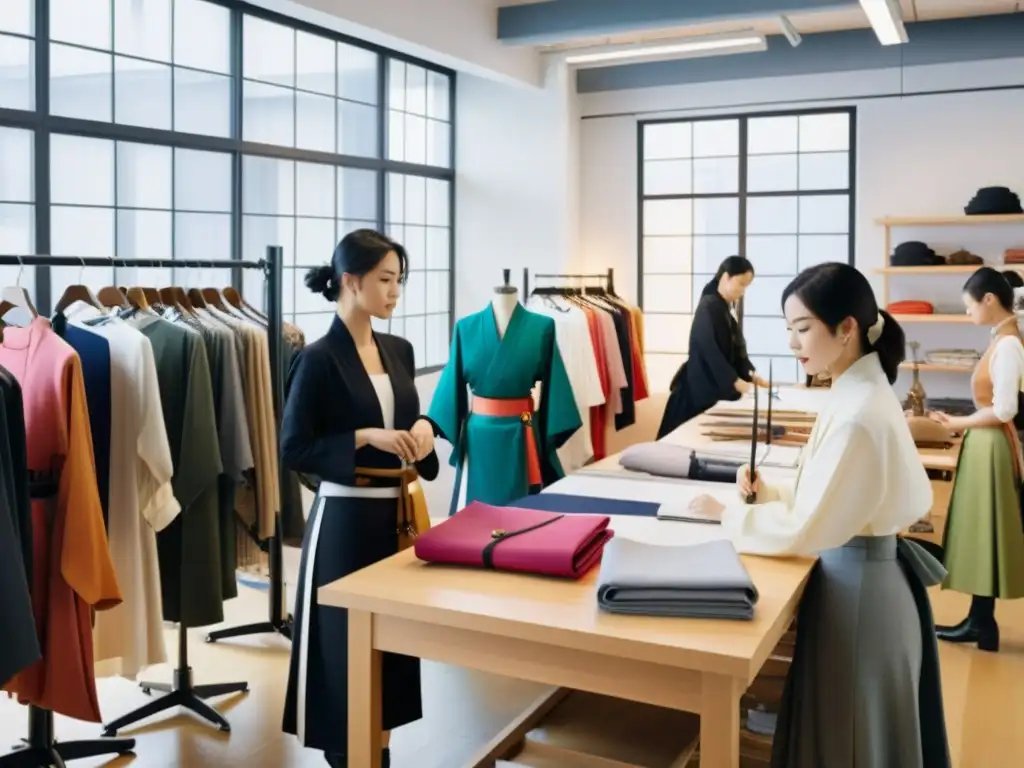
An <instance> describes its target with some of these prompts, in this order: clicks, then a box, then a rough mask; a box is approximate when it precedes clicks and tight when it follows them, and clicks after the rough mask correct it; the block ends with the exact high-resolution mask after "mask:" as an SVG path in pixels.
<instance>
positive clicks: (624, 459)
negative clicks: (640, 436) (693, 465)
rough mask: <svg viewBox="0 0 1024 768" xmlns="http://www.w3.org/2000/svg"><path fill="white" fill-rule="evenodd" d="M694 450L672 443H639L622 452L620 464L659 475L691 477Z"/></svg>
mask: <svg viewBox="0 0 1024 768" xmlns="http://www.w3.org/2000/svg"><path fill="white" fill-rule="evenodd" d="M692 456H693V451H692V450H691V449H689V448H684V447H683V446H681V445H672V444H671V443H663V442H657V443H637V444H636V445H632V446H630V447H629V448H627V449H626V450H624V451H623V452H622V455H621V456H620V457H619V465H620V466H621V467H624V468H625V469H630V470H632V471H634V472H646V473H647V474H649V475H656V476H658V477H689V472H690V458H691V457H692Z"/></svg>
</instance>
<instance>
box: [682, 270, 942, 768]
mask: <svg viewBox="0 0 1024 768" xmlns="http://www.w3.org/2000/svg"><path fill="white" fill-rule="evenodd" d="M782 301H783V310H784V312H785V315H786V323H787V328H788V331H789V343H790V348H791V349H792V350H793V353H794V354H795V355H796V356H797V358H798V359H799V360H800V362H801V363H802V364H803V367H804V369H805V371H806V373H807V374H809V375H811V376H826V377H829V378H831V380H832V386H831V390H830V392H829V400H828V402H827V404H826V405H825V406H824V407H823V408H822V410H821V411H820V412H819V414H818V418H817V420H816V421H815V424H814V428H813V430H812V431H811V435H810V438H809V439H808V444H807V448H806V450H805V452H804V456H803V458H802V460H801V465H800V468H799V470H798V473H797V477H796V480H795V482H794V483H793V484H792V485H791V486H778V487H775V486H772V487H769V486H768V485H766V484H762V483H760V482H758V481H757V480H756V479H755V482H754V484H753V488H751V482H750V474H749V471H748V470H747V468H744V469H742V470H741V471H740V477H739V478H738V485H739V490H740V494H741V495H740V497H738V498H737V500H736V501H735V502H734V503H732V504H730V505H727V506H723V505H722V504H721V503H719V502H717V501H715V500H714V499H712V498H710V497H706V496H705V497H699V498H697V499H695V500H694V502H693V506H694V507H695V509H694V511H695V512H698V513H702V514H705V515H707V514H712V515H718V516H720V518H721V522H722V527H723V529H724V531H725V532H726V534H727V535H728V536H729V537H730V538H731V539H732V540H733V541H734V543H735V544H736V547H737V549H738V550H740V551H741V552H744V553H749V554H763V555H774V556H786V555H810V554H816V555H817V556H818V564H817V566H816V567H815V570H814V572H813V574H812V576H811V579H810V581H809V582H808V584H807V587H806V589H805V591H804V596H803V600H802V602H801V605H800V612H799V617H798V619H797V627H798V629H797V644H796V651H795V653H794V657H793V664H792V667H791V669H790V674H789V679H788V680H787V682H786V690H785V694H784V696H783V702H782V709H781V710H780V714H779V722H778V725H777V728H776V731H775V738H774V742H773V748H772V766H773V768H853V767H854V766H857V768H947V767H948V766H949V765H950V761H949V748H948V743H947V739H946V731H945V719H944V716H943V711H942V693H941V687H940V681H939V670H938V650H937V646H936V641H935V635H934V627H935V625H934V621H933V619H932V614H931V607H930V605H929V602H928V596H927V593H926V591H925V588H926V587H927V586H931V585H933V584H937V583H938V582H939V581H941V579H942V578H943V576H944V575H945V571H944V570H943V568H942V566H941V565H940V564H939V563H938V562H937V561H936V560H935V559H934V558H932V557H931V556H930V555H928V554H927V553H926V552H924V550H922V549H921V548H920V547H918V546H917V545H915V544H914V543H913V542H909V541H907V540H905V539H902V538H898V537H897V536H896V534H897V532H899V531H900V530H902V529H903V528H905V527H906V526H908V525H910V524H911V523H913V522H914V521H916V520H918V519H920V518H921V517H923V516H924V514H925V513H926V512H927V511H928V510H929V509H930V507H931V504H932V491H931V486H930V484H929V482H928V477H927V475H926V474H925V470H924V467H923V466H922V464H921V460H920V458H919V456H918V453H917V449H916V448H915V446H914V441H913V439H912V438H911V436H910V430H909V428H908V427H907V424H906V420H905V418H904V416H903V411H902V408H901V407H900V403H899V400H898V399H897V397H896V394H895V393H894V392H893V389H892V382H893V381H895V379H896V375H897V372H898V368H899V364H900V363H901V362H902V361H903V359H904V336H903V331H902V329H901V328H900V327H899V325H898V324H897V323H896V321H895V320H893V318H892V317H891V316H890V315H888V314H887V313H886V312H884V311H881V310H879V308H878V305H877V303H876V302H875V297H874V293H873V292H872V290H871V286H870V285H869V284H868V281H867V279H866V278H865V277H864V276H863V275H862V274H861V273H860V272H858V271H857V270H856V269H854V268H853V267H851V266H849V265H847V264H838V263H827V264H819V265H816V266H814V267H811V268H809V269H807V270H804V271H803V272H801V273H800V274H799V275H798V276H797V277H796V278H795V279H794V280H793V282H791V283H790V284H789V286H787V288H786V289H785V291H784V292H783V295H782ZM749 490H754V491H756V502H755V503H754V504H745V503H742V502H741V501H740V498H742V496H743V495H745V494H746V493H747V491H749Z"/></svg>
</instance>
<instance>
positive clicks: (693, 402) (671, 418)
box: [658, 256, 768, 440]
mask: <svg viewBox="0 0 1024 768" xmlns="http://www.w3.org/2000/svg"><path fill="white" fill-rule="evenodd" d="M753 281H754V265H753V264H751V263H750V261H749V260H747V259H746V258H744V257H743V256H729V257H728V258H726V259H725V261H723V262H722V264H721V266H719V267H718V272H717V273H715V276H714V277H713V278H712V279H711V280H710V281H709V282H708V284H707V285H706V286H704V291H703V292H702V293H701V298H700V303H698V304H697V309H696V310H694V313H693V324H692V325H691V326H690V353H689V357H688V359H687V360H686V362H684V363H683V364H682V365H681V366H680V367H679V370H678V371H676V375H675V376H674V377H673V378H672V384H671V385H670V387H669V390H670V394H669V398H668V402H667V403H666V405H665V414H664V416H663V417H662V419H661V426H660V427H659V428H658V439H659V440H660V439H661V438H663V437H664V436H665V435H667V434H668V433H669V432H672V431H673V430H674V429H676V428H677V427H679V426H680V425H682V424H685V423H686V422H688V421H690V419H693V418H695V417H697V416H699V415H700V414H702V413H704V412H705V411H706V410H708V409H709V408H710V407H711V406H713V405H714V404H715V403H717V402H718V401H719V400H739V399H740V397H742V396H743V395H744V394H746V393H747V392H749V391H750V388H751V387H752V386H755V385H757V386H762V387H767V386H768V382H767V381H765V380H764V379H762V378H761V377H760V376H758V375H757V374H756V372H755V371H754V366H753V365H752V364H751V362H750V358H749V357H747V345H746V342H745V341H744V340H743V333H742V331H741V330H740V326H739V323H738V322H737V321H736V318H735V317H734V316H733V314H732V311H731V309H730V305H732V304H735V303H736V302H738V301H739V300H740V299H742V298H743V294H744V293H745V292H746V290H747V288H749V287H750V284H751V283H752V282H753Z"/></svg>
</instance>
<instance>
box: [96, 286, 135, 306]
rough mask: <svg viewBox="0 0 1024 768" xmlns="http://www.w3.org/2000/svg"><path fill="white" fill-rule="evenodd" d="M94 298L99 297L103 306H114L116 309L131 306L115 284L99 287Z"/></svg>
mask: <svg viewBox="0 0 1024 768" xmlns="http://www.w3.org/2000/svg"><path fill="white" fill-rule="evenodd" d="M96 298H97V299H99V302H100V304H102V305H103V306H104V307H116V308H118V309H128V308H129V307H131V302H129V301H128V299H127V298H126V297H125V295H124V293H123V292H122V290H121V289H120V288H118V287H117V286H116V285H108V286H107V287H106V288H100V292H99V293H97V294H96Z"/></svg>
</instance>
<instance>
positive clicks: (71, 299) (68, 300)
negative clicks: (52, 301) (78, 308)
mask: <svg viewBox="0 0 1024 768" xmlns="http://www.w3.org/2000/svg"><path fill="white" fill-rule="evenodd" d="M84 272H85V259H82V271H81V272H79V273H78V283H76V284H75V285H69V286H68V287H67V288H65V289H64V293H63V294H61V297H60V299H59V300H58V301H57V304H56V306H54V308H53V313H54V314H55V315H58V314H61V313H63V312H64V310H65V309H67V308H68V307H70V306H71V305H72V304H74V303H75V302H76V301H84V302H85V303H86V304H90V305H92V306H93V307H95V308H96V309H99V310H102V309H103V305H102V304H100V301H99V299H97V298H96V294H94V293H93V292H92V289H91V288H89V286H87V285H84V284H83V283H82V275H83V274H84Z"/></svg>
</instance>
